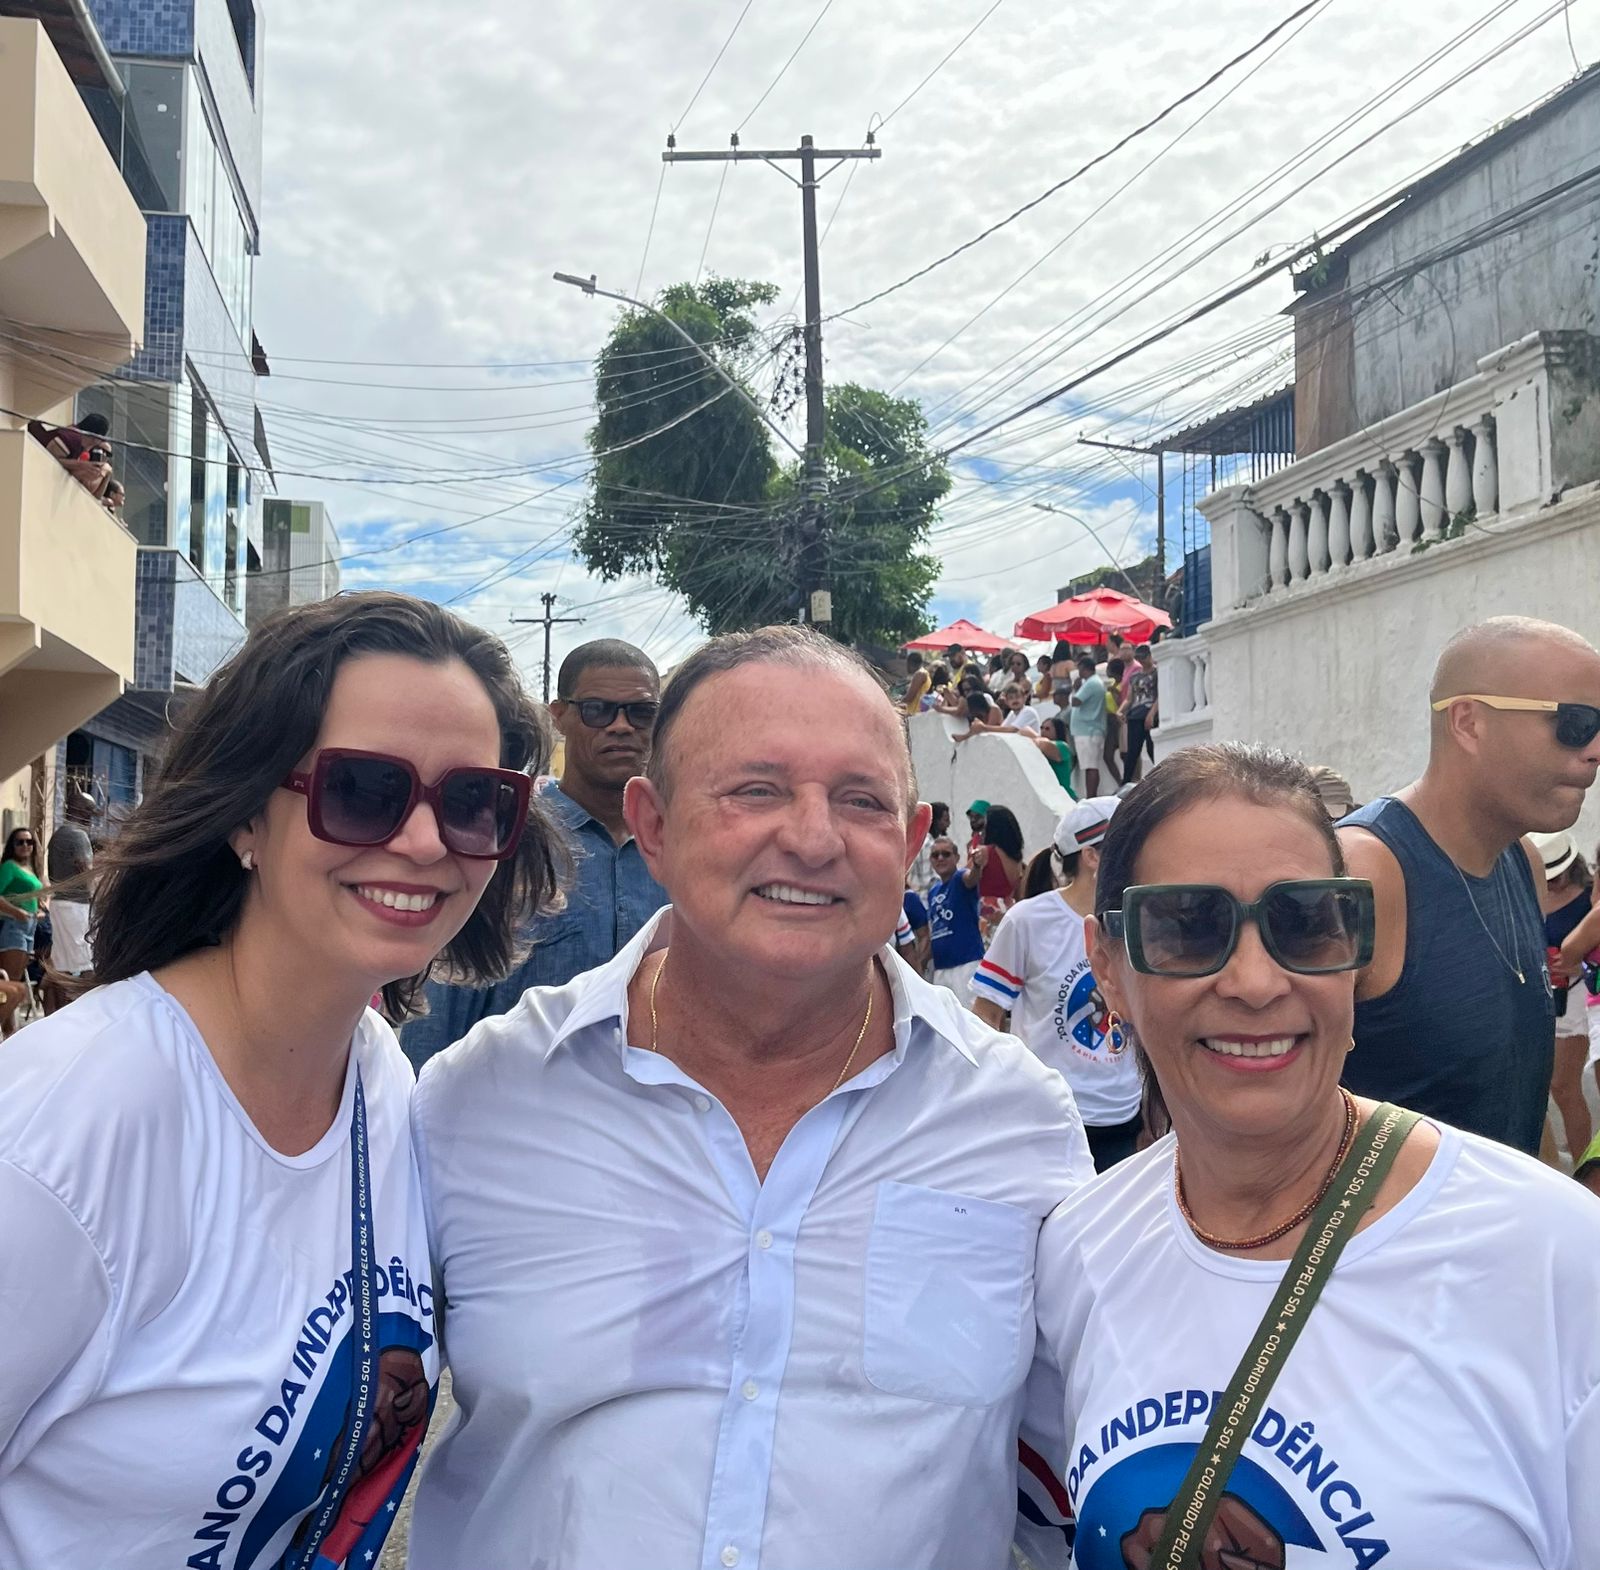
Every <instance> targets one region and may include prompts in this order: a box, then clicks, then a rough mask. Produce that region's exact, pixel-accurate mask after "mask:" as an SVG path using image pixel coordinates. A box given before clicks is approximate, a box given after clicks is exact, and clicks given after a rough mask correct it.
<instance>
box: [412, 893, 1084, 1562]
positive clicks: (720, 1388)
mask: <svg viewBox="0 0 1600 1570" xmlns="http://www.w3.org/2000/svg"><path fill="white" fill-rule="evenodd" d="M670 922H671V912H670V910H668V911H666V912H663V913H662V915H661V916H659V917H657V918H656V919H655V921H654V922H653V923H652V925H651V926H650V927H648V928H647V929H646V930H645V931H643V932H641V933H640V934H639V936H638V937H637V938H635V939H634V940H633V942H632V943H630V944H629V945H628V947H627V948H625V949H623V950H622V951H621V952H620V953H619V954H618V956H617V958H616V959H615V960H613V961H612V962H611V963H610V964H608V965H605V966H603V967H601V968H600V969H599V970H595V971H592V972H590V973H589V974H588V975H586V976H582V977H579V978H578V979H577V980H575V981H573V982H572V983H570V984H569V985H567V986H565V987H561V988H549V989H545V988H539V989H535V990H533V991H530V992H528V993H527V994H526V995H525V996H524V997H523V999H522V1001H521V1002H520V1003H519V1004H517V1006H516V1007H515V1008H514V1009H512V1010H511V1012H510V1013H508V1014H506V1015H504V1016H503V1017H500V1018H495V1019H489V1020H485V1021H484V1022H483V1023H482V1024H480V1025H479V1026H478V1027H477V1028H476V1029H475V1030H474V1031H473V1032H472V1034H471V1035H470V1036H469V1037H468V1038H467V1039H466V1041H465V1042H463V1043H462V1044H460V1045H459V1046H457V1047H456V1048H454V1049H452V1050H451V1051H449V1052H447V1053H445V1054H443V1055H442V1056H440V1057H439V1058H436V1059H435V1060H434V1061H433V1062H431V1063H430V1064H429V1065H428V1067H427V1069H426V1071H425V1072H424V1074H423V1076H422V1080H421V1082H420V1084H419V1087H418V1091H417V1096H416V1102H415V1107H414V1113H413V1122H414V1131H415V1136H416V1139H417V1142H418V1150H419V1159H420V1161H421V1164H422V1169H423V1174H424V1183H425V1187H426V1191H427V1195H428V1206H429V1217H430V1232H431V1239H432V1244H433V1249H434V1257H435V1260H436V1264H437V1269H438V1270H439V1272H440V1275H441V1278H442V1281H443V1288H444V1292H445V1295H446V1298H447V1300H448V1310H447V1317H446V1320H445V1332H444V1333H445V1340H446V1348H447V1352H448V1356H449V1359H450V1364H451V1368H452V1371H453V1377H454V1380H455V1395H456V1401H457V1407H458V1409H457V1412H456V1413H455V1415H454V1416H453V1417H452V1418H451V1419H450V1422H449V1424H448V1426H447V1427H446V1429H445V1430H444V1433H443V1435H442V1437H441V1438H440V1440H439V1444H438V1448H437V1450H436V1452H435V1453H434V1455H433V1456H432V1458H431V1460H430V1461H429V1463H428V1465H427V1470H426V1474H425V1476H424V1479H423V1482H422V1485H421V1488H420V1491H419V1494H418V1498H417V1503H416V1515H415V1523H414V1526H413V1529H412V1539H411V1560H410V1563H411V1565H412V1566H413V1567H414V1570H484V1567H494V1570H524V1567H532V1566H534V1565H550V1566H560V1567H563V1570H591V1567H594V1570H598V1567H604V1570H689V1567H699V1570H861V1567H866V1566H870V1567H873V1570H1007V1567H1008V1566H1009V1564H1010V1563H1011V1559H1010V1545H1011V1543H1012V1540H1013V1530H1014V1527H1015V1526H1016V1514H1015V1499H1016V1455H1017V1443H1016V1441H1017V1433H1018V1426H1019V1422H1020V1418H1021V1413H1022V1410H1023V1403H1024V1392H1025V1386H1026V1383H1027V1381H1028V1379H1029V1377H1030V1371H1031V1370H1033V1369H1034V1367H1035V1348H1034V1313H1033V1269H1034V1249H1035V1244H1036V1241H1037V1237H1038V1232H1039V1227H1040V1223H1041V1220H1042V1218H1043V1217H1044V1216H1045V1215H1046V1214H1048V1213H1049V1211H1050V1210H1051V1209H1052V1208H1053V1206H1054V1205H1055V1204H1056V1203H1057V1202H1058V1201H1059V1200H1061V1199H1062V1198H1063V1197H1065V1196H1066V1195H1067V1194H1069V1193H1071V1192H1074V1191H1075V1190H1076V1189H1077V1188H1078V1187H1079V1186H1080V1185H1081V1184H1083V1183H1084V1182H1086V1181H1087V1180H1088V1179H1089V1178H1091V1177H1092V1176H1093V1168H1092V1165H1091V1163H1090V1159H1089V1153H1088V1148H1087V1145H1086V1143H1085V1140H1084V1135H1083V1131H1082V1124H1081V1122H1080V1120H1079V1117H1078V1113H1077V1110H1076V1108H1075V1106H1074V1104H1073V1101H1072V1097H1071V1093H1070V1092H1069V1091H1068V1089H1067V1087H1066V1085H1065V1082H1064V1081H1063V1080H1062V1079H1061V1078H1060V1077H1059V1076H1058V1075H1057V1074H1055V1073H1053V1072H1052V1071H1050V1070H1048V1069H1046V1068H1045V1067H1044V1066H1043V1065H1042V1064H1040V1063H1039V1062H1038V1060H1037V1059H1036V1058H1035V1057H1034V1056H1033V1055H1032V1054H1031V1053H1030V1052H1028V1051H1027V1049H1026V1048H1024V1047H1023V1046H1022V1045H1021V1043H1020V1042H1018V1041H1016V1040H1015V1039H1014V1038H1012V1037H1009V1036H1002V1035H997V1034H995V1033H994V1032H992V1031H990V1030H989V1029H987V1028H986V1027H985V1026H984V1025H983V1024H982V1023H981V1022H980V1021H979V1020H978V1019H977V1018H976V1017H975V1016H974V1015H972V1014H971V1013H969V1012H967V1011H966V1010H965V1009H964V1008H962V1007H961V1005H960V1003H959V1002H958V1000H957V999H956V998H954V997H952V996H951V995H950V994H949V993H948V992H946V991H945V990H943V989H942V988H935V987H932V986H929V985H928V984H927V983H925V982H923V981H922V980H920V979H919V978H918V977H916V976H915V975H913V974H912V973H911V971H910V970H909V969H908V968H907V967H906V966H905V965H904V964H903V963H902V962H901V961H899V960H898V959H896V958H894V957H893V954H892V952H891V951H890V950H889V949H888V948H885V949H884V950H883V951H882V953H881V956H880V960H881V964H882V965H883V968H884V970H885V972H886V973H887V975H888V978H889V983H890V988H891V991H892V993H893V999H894V1041H895V1046H894V1050H893V1051H892V1052H891V1053H888V1054H886V1055H885V1056H883V1057H881V1058H879V1059H877V1060H876V1061H875V1062H872V1063H870V1064H868V1065H867V1066H866V1067H865V1068H863V1069H862V1070H861V1071H860V1072H859V1073H857V1074H856V1075H854V1076H853V1077H852V1078H851V1079H849V1080H847V1081H846V1083H845V1084H844V1085H843V1086H842V1087H841V1088H839V1089H837V1090H835V1091H834V1092H833V1093H832V1094H831V1095H829V1096H827V1097H826V1098H825V1099H824V1100H823V1101H822V1102H821V1103H820V1104H818V1105H817V1106H815V1107H813V1108H812V1109H811V1110H810V1111H809V1112H807V1113H806V1114H805V1115H804V1116H803V1117H801V1119H800V1120H799V1122H798V1123H797V1124H795V1126H794V1128H793V1129H792V1130H791V1132H790V1133H789V1135H788V1137H787V1139H786V1140H785V1141H784V1143H783V1146H782V1148H781V1149H780V1150H779V1152H778V1155H777V1157H776V1159H775V1160H774V1162H773V1164H772V1167H771V1169H770V1170H769V1172H768V1174H767V1177H766V1181H765V1182H764V1183H763V1182H760V1181H758V1180H757V1177H756V1174H755V1170H754V1168H753V1166H752V1165H751V1161H750V1156H749V1153H748V1151H747V1149H746V1145H745V1141H744V1139H743V1137H742V1136H741V1133H740V1130H739V1128H738V1126H737V1125H736V1123H735V1122H734V1119H733V1118H732V1117H731V1116H730V1115H729V1113H728V1112H727V1111H726V1110H725V1109H724V1108H723V1106H722V1105H721V1104H720V1102H718V1101H717V1100H715V1099H714V1098H713V1097H712V1096H710V1095H708V1094H707V1093H706V1092H705V1091H704V1090H703V1089H702V1088H701V1087H700V1086H699V1085H697V1084H696V1083H695V1082H694V1081H693V1080H691V1079H690V1078H688V1077H687V1076H686V1075H685V1074H684V1073H683V1072H682V1071H681V1070H680V1069H679V1068H678V1067H677V1066H676V1065H675V1064H674V1063H673V1062H672V1061H671V1060H670V1059H669V1058H667V1057H665V1056H661V1055H657V1054H655V1053H652V1052H650V1051H648V1050H644V1049H642V1048H637V1047H630V1046H629V1045H627V1021H626V1017H625V1016H626V1010H627V987H628V982H629V980H630V978H631V977H632V976H633V975H634V973H635V971H636V970H637V969H638V967H639V965H640V963H641V961H642V960H643V959H644V957H645V955H646V954H647V953H649V952H651V951H652V950H654V949H655V948H658V947H660V946H662V945H663V944H664V943H666V942H667V941H668V939H669V934H670ZM1041 1376H1043V1370H1042V1369H1041ZM1050 1377H1054V1378H1057V1379H1058V1376H1054V1375H1053V1373H1052V1375H1051V1376H1050ZM1063 1557H1064V1556H1063Z"/></svg>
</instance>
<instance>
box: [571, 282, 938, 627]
mask: <svg viewBox="0 0 1600 1570" xmlns="http://www.w3.org/2000/svg"><path fill="white" fill-rule="evenodd" d="M776 296H777V289H776V288H775V286H774V285H772V284H768V283H760V282H749V281H746V280H741V279H725V278H712V279H709V280H707V281H705V282H702V283H700V284H674V285H673V286H672V287H671V288H669V289H667V290H666V291H665V292H664V293H663V294H662V296H661V298H660V304H659V308H660V310H661V311H662V312H663V313H665V314H666V315H667V316H669V317H671V319H672V320H673V321H674V322H676V323H677V324H678V325H679V326H680V327H681V328H683V330H684V331H685V332H687V333H688V334H689V335H690V336H691V337H692V338H693V339H694V340H695V342H696V343H697V344H700V345H702V346H703V347H704V349H705V350H706V352H707V353H708V354H710V355H712V356H714V357H715V359H716V361H717V363H718V365H719V366H721V367H722V369H723V370H724V371H725V372H726V373H727V374H728V375H729V376H731V377H733V378H735V379H737V380H738V381H739V383H740V385H741V386H744V387H745V388H746V390H747V391H749V392H750V395H751V397H752V398H758V395H757V394H756V393H755V391H754V388H753V386H752V378H753V375H754V373H755V371H756V370H757V369H759V368H760V367H761V365H762V364H763V362H764V361H765V360H767V359H768V358H769V357H770V356H772V355H773V354H774V353H775V352H781V350H780V351H775V350H774V349H773V347H772V345H771V343H770V342H769V340H768V338H767V337H766V336H765V335H763V334H762V333H761V331H760V330H759V329H758V327H757V325H756V322H755V320H754V319H753V317H752V315H751V312H752V310H753V308H755V307H757V306H761V305H767V304H770V303H771V302H772V301H773V300H774V299H775V298H776ZM779 379H780V380H782V379H784V373H782V372H780V378H779ZM595 396H596V403H597V405H598V408H599V418H598V420H597V421H596V424H595V426H594V429H593V430H592V431H591V432H590V435H589V444H590V447H591V449H592V450H593V452H594V453H595V455H596V465H595V473H594V476H593V479H592V481H591V484H590V489H589V494H588V496H587V498H586V500H585V504H584V510H583V514H582V517H581V519H580V521H579V528H578V533H577V546H578V552H579V555H580V556H581V557H582V559H583V561H584V562H585V564H586V565H587V566H588V567H589V568H590V569H591V570H592V571H595V572H598V573H599V574H600V575H601V576H602V577H604V578H608V579H610V578H617V577H620V576H622V575H624V574H626V573H634V572H643V573H650V574H653V575H654V576H655V577H657V579H658V580H659V581H660V582H661V583H662V584H663V585H664V586H666V587H667V588H670V589H673V590H675V591H676V592H678V593H680V594H682V595H683V596H684V598H685V599H686V600H687V602H688V604H689V607H690V610H691V611H692V613H693V614H694V615H695V616H696V617H697V618H698V619H699V621H700V622H701V624H702V625H703V626H704V627H705V628H706V629H707V631H709V632H713V633H715V632H725V631H728V630H731V629H733V628H738V627H748V626H755V625H759V624H761V623H763V622H769V621H782V620H787V619H791V618H792V617H793V616H794V615H795V613H796V610H797V606H798V590H799V572H798V563H797V561H796V555H795V552H796V548H797V527H796V525H797V522H798V519H799V516H800V511H801V506H802V491H801V484H800V481H801V466H800V464H799V463H798V461H792V462H789V463H787V464H780V463H779V461H778V458H777V456H776V454H775V452H774V448H773V443H772V440H771V436H770V433H769V431H768V429H767V427H766V426H765V425H764V424H763V422H762V421H761V420H760V418H759V417H758V416H757V415H756V414H755V413H754V411H753V410H751V409H750V408H749V406H748V405H746V404H745V403H744V402H743V401H742V400H741V399H740V398H738V397H737V396H736V395H735V394H734V393H733V392H731V391H730V390H729V389H728V387H727V383H726V382H725V381H724V380H723V379H722V378H721V377H719V376H718V375H717V374H716V373H715V372H714V371H713V370H711V368H710V367H709V366H707V365H706V364H705V363H704V361H703V360H701V359H700V358H699V356H698V355H697V354H696V353H695V352H694V351H692V350H691V349H690V348H689V346H688V345H687V344H685V343H684V342H683V340H682V339H681V338H680V337H679V336H678V335H677V334H676V333H674V332H673V330H672V328H671V327H669V326H668V325H667V324H666V323H665V322H663V321H661V320H660V318H659V317H657V316H655V315H652V314H650V313H648V312H642V311H628V312H626V313H625V314H624V315H623V316H622V317H621V318H620V319H619V320H618V322H617V325H616V326H615V327H614V328H613V329H612V332H611V336H610V337H609V339H608V340H607V342H606V345H605V348H604V349H603V350H602V351H601V354H600V357H599V360H598V362H597V365H596V375H595ZM758 401H759V399H758ZM826 432H827V434H826V442H825V447H824V459H825V469H826V493H825V507H824V520H825V522H824V539H823V545H822V546H821V548H820V549H821V554H822V557H823V560H824V563H825V569H826V571H827V573H828V574H829V575H830V576H831V580H832V587H833V618H834V619H833V631H834V633H835V635H836V636H838V637H841V638H844V639H847V640H850V641H861V642H870V643H880V644H894V643H898V642H901V641H903V640H904V639H906V638H909V637H912V636H915V635H916V634H917V633H919V632H921V631H922V630H923V629H925V628H926V627H927V626H928V615H927V605H928V598H929V595H930V594H931V592H932V589H933V585H934V582H935V580H936V579H937V577H938V574H939V563H938V561H937V560H936V559H935V558H934V557H932V556H930V555H928V554H927V552H926V550H925V549H924V547H925V545H926V542H927V535H928V529H929V527H930V525H931V524H932V522H933V520H934V518H935V517H936V509H937V506H938V503H939V501H940V499H941V498H942V497H943V496H944V495H945V493H946V492H947V491H948V490H949V488H950V477H949V474H948V473H947V471H946V469H945V466H944V464H943V462H942V461H941V460H939V459H937V458H934V457H932V456H931V455H930V453H929V449H928V446H927V423H926V421H925V419H924V418H923V414H922V410H921V408H920V407H919V406H918V405H917V404H916V403H915V402H914V401H912V400H909V399H902V398H892V397H890V396H888V395H887V394H885V393H880V392H874V391H871V390H869V389H867V388H864V387H858V386H855V385H853V384H850V383H844V384H841V385H840V386H837V387H834V388H831V389H830V390H829V391H828V394H827V422H826ZM785 451H786V450H785ZM786 455H787V454H786Z"/></svg>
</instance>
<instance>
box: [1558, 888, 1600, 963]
mask: <svg viewBox="0 0 1600 1570" xmlns="http://www.w3.org/2000/svg"><path fill="white" fill-rule="evenodd" d="M1597 948H1600V905H1596V906H1595V908H1594V909H1593V910H1591V911H1590V912H1589V914H1588V915H1587V916H1585V917H1584V918H1583V920H1582V921H1580V922H1579V923H1578V925H1577V926H1575V927H1574V928H1573V929H1572V931H1571V933H1570V934H1569V935H1568V937H1567V941H1566V942H1565V943H1563V944H1562V945H1561V968H1562V969H1563V970H1564V971H1565V972H1566V973H1567V974H1568V975H1569V976H1576V975H1577V974H1578V971H1579V969H1580V968H1581V967H1582V965H1583V962H1584V961H1585V960H1586V959H1587V958H1588V957H1589V955H1590V953H1591V952H1592V951H1593V950H1594V949H1597Z"/></svg>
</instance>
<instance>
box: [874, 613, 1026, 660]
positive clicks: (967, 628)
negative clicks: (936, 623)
mask: <svg viewBox="0 0 1600 1570" xmlns="http://www.w3.org/2000/svg"><path fill="white" fill-rule="evenodd" d="M952 643H959V644H960V645H961V647H962V648H963V649H966V650H967V651H968V652H969V653H973V654H998V653H999V652H1000V651H1001V650H1002V649H1009V648H1012V647H1014V644H1013V643H1012V642H1011V641H1010V640H1008V639H1006V638H997V637H995V635H994V634H993V633H992V632H985V631H984V630H983V628H982V627H975V626H974V625H973V624H972V623H971V622H970V621H953V622H951V623H950V625H949V626H948V627H941V628H939V630H938V631H937V632H930V633H925V634H924V635H923V636H922V637H920V638H913V639H912V640H911V642H910V643H902V644H901V645H900V647H901V648H902V649H905V650H908V651H909V650H911V649H926V650H930V651H931V652H933V653H935V654H943V653H944V651H945V650H946V649H948V648H949V647H950V645H951V644H952Z"/></svg>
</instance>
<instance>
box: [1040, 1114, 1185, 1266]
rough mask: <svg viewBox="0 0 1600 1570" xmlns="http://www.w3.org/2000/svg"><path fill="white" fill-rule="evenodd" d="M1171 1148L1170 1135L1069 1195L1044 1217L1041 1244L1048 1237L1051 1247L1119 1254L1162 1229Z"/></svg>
mask: <svg viewBox="0 0 1600 1570" xmlns="http://www.w3.org/2000/svg"><path fill="white" fill-rule="evenodd" d="M1172 1146H1173V1140H1172V1136H1171V1135H1170V1134H1168V1135H1167V1136H1166V1137H1165V1138H1163V1139H1158V1140H1156V1141H1155V1143H1154V1144H1152V1145H1150V1146H1148V1147H1147V1148H1146V1149H1144V1150H1141V1151H1139V1152H1138V1153H1137V1154H1136V1155H1132V1156H1130V1157H1128V1159H1127V1160H1126V1161H1119V1162H1118V1163H1117V1164H1116V1165H1115V1166H1114V1167H1110V1168H1108V1169H1107V1170H1106V1171H1104V1172H1101V1173H1099V1174H1098V1175H1097V1176H1096V1177H1095V1179H1094V1181H1093V1182H1090V1183H1085V1184H1084V1186H1083V1187H1082V1188H1080V1189H1078V1190H1077V1192H1076V1193H1073V1194H1069V1195H1068V1196H1067V1198H1065V1199H1064V1200H1062V1201H1061V1203H1060V1204H1059V1205H1057V1206H1056V1208H1055V1209H1054V1210H1053V1211H1051V1213H1050V1215H1049V1217H1048V1218H1047V1219H1046V1221H1045V1234H1044V1238H1043V1239H1042V1240H1041V1248H1042V1247H1043V1246H1044V1243H1045V1242H1046V1241H1048V1242H1049V1243H1050V1245H1051V1246H1052V1248H1053V1249H1055V1250H1057V1251H1062V1252H1073V1253H1076V1254H1078V1255H1079V1256H1080V1257H1087V1256H1088V1255H1091V1254H1096V1253H1099V1252H1101V1251H1102V1250H1109V1251H1110V1252H1111V1253H1113V1254H1117V1253H1120V1252H1122V1251H1124V1250H1126V1249H1128V1248H1129V1247H1131V1245H1132V1240H1133V1238H1135V1237H1145V1236H1148V1234H1149V1233H1150V1231H1151V1228H1152V1227H1165V1226H1166V1224H1167V1191H1168V1189H1169V1188H1170V1187H1171V1184H1172Z"/></svg>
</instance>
